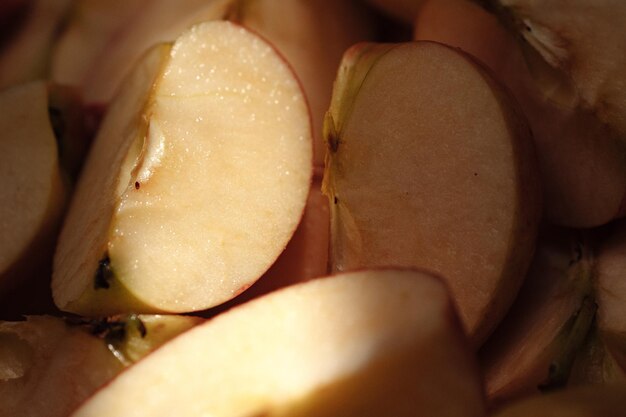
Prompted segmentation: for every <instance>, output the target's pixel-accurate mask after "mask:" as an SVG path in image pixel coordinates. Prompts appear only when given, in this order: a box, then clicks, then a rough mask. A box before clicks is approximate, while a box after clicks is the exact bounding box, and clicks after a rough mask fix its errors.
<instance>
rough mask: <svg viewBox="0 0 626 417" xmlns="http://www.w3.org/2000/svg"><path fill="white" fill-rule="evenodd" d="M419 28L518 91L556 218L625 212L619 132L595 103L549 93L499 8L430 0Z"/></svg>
mask: <svg viewBox="0 0 626 417" xmlns="http://www.w3.org/2000/svg"><path fill="white" fill-rule="evenodd" d="M414 36H415V39H417V40H431V41H437V42H441V43H445V44H446V45H450V46H453V47H457V48H461V49H463V50H464V51H466V52H468V53H470V54H472V55H473V56H475V57H477V58H478V59H480V60H481V61H482V62H483V63H484V64H486V65H487V66H488V67H489V68H490V69H491V70H492V71H493V72H494V74H495V75H496V77H497V78H498V79H500V81H502V82H503V83H505V84H506V85H507V86H508V87H509V88H510V89H511V91H512V92H513V93H514V95H515V97H516V98H517V100H518V101H519V103H520V105H521V106H522V108H523V110H524V114H525V115H526V116H527V117H528V121H529V123H530V126H531V128H532V131H533V138H534V141H535V144H536V148H537V155H538V161H539V168H540V171H541V176H542V185H543V187H542V188H543V201H544V215H545V217H546V218H547V219H548V220H549V221H550V222H552V223H556V224H559V225H562V226H568V227H577V228H583V227H584V228H588V227H594V226H599V225H602V224H605V223H608V222H609V221H611V220H613V219H614V218H615V217H617V216H618V215H620V211H621V209H622V207H621V206H622V202H623V200H624V195H625V194H626V150H625V149H624V145H623V144H622V143H621V142H620V138H619V136H618V135H617V134H616V133H615V132H614V131H612V130H611V129H610V128H608V127H607V126H606V125H604V124H603V123H601V122H600V120H599V119H598V118H597V117H596V115H595V114H593V113H592V112H590V111H589V110H586V109H580V108H576V109H566V108H561V107H559V106H558V105H557V104H555V103H554V102H552V101H550V100H547V99H546V97H545V95H544V93H543V92H542V90H541V87H540V86H541V84H540V83H539V82H537V80H536V79H535V77H534V75H533V73H532V68H531V67H529V65H528V63H527V61H526V59H525V56H524V52H523V49H522V47H520V45H519V43H518V40H517V39H516V38H515V36H514V35H513V34H512V33H510V32H508V31H507V30H506V28H505V27H504V26H503V25H502V24H501V23H500V22H499V21H498V18H497V16H496V15H494V14H492V13H489V12H488V11H486V10H484V9H483V8H481V7H480V6H479V5H478V4H476V3H475V2H472V1H469V0H425V1H424V3H423V5H422V7H421V8H420V11H419V13H418V15H417V18H416V21H415V32H414Z"/></svg>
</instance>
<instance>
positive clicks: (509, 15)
mask: <svg viewBox="0 0 626 417" xmlns="http://www.w3.org/2000/svg"><path fill="white" fill-rule="evenodd" d="M497 4H498V6H499V9H500V11H501V15H502V17H503V19H504V20H505V22H507V24H508V25H510V26H512V27H513V28H514V29H515V30H516V31H517V32H518V33H519V34H520V35H521V36H522V37H523V38H524V39H525V41H526V42H527V43H528V44H529V45H530V46H531V48H532V49H533V50H534V51H533V52H534V53H535V54H536V55H540V58H542V60H541V61H539V60H537V59H532V57H531V59H532V60H531V62H532V63H533V64H534V73H535V75H536V76H537V77H538V79H541V80H542V81H543V82H542V87H543V91H544V93H545V94H546V96H548V97H550V99H551V100H553V101H557V102H559V103H560V105H561V106H564V107H569V108H573V107H582V108H586V109H591V110H592V111H593V112H594V113H596V114H597V115H598V117H600V119H601V120H602V121H603V122H605V123H607V124H609V125H610V126H612V127H613V128H615V129H616V130H617V131H618V132H619V133H620V134H621V136H622V138H624V137H625V135H626V92H625V91H624V83H625V82H626V75H624V74H625V73H626V72H625V71H624V68H626V56H625V55H624V53H623V50H624V48H625V47H626V31H624V30H623V29H622V27H623V22H624V21H625V20H626V4H624V3H623V2H620V1H615V0H597V1H594V2H593V5H592V7H590V5H589V2H588V1H586V0H575V1H572V0H546V1H539V0H499V1H498V2H497ZM598 45H602V47H601V48H600V47H598ZM529 49H530V48H529ZM529 56H530V54H529Z"/></svg>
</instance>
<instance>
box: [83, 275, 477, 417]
mask: <svg viewBox="0 0 626 417" xmlns="http://www.w3.org/2000/svg"><path fill="white" fill-rule="evenodd" d="M476 370H477V369H476V364H475V363H474V360H473V357H472V354H471V352H470V350H469V348H468V346H467V345H466V343H465V338H464V336H463V334H462V331H461V329H460V326H459V324H458V321H457V318H456V315H455V313H454V308H453V306H452V303H451V302H450V299H449V296H448V293H447V291H446V288H445V286H444V285H443V284H442V283H441V282H440V281H439V280H438V279H435V278H433V277H432V276H429V275H427V274H424V273H421V272H415V271H408V270H406V271H402V270H397V271H396V270H380V271H362V272H355V273H347V274H343V275H340V276H335V277H330V278H325V279H320V280H314V281H310V282H307V283H304V284H299V285H295V286H292V287H289V288H286V289H283V290H280V291H277V292H274V293H272V294H269V295H267V296H265V297H262V298H259V299H257V300H254V301H252V302H250V303H247V304H244V305H242V306H240V307H237V308H235V309H232V310H229V311H228V312H226V313H224V314H223V315H220V316H217V317H216V318H214V319H213V320H211V321H209V322H207V323H206V324H204V325H200V326H197V327H196V328H194V329H193V330H191V331H189V332H187V333H185V334H184V335H181V336H180V337H178V338H176V339H175V340H173V341H172V342H170V343H168V344H166V345H164V346H163V347H162V348H161V349H159V350H157V351H155V352H154V353H153V354H151V355H149V356H147V357H146V358H145V359H144V360H142V361H140V362H139V363H137V364H136V365H134V366H133V367H132V368H129V369H128V370H127V371H126V372H124V373H122V374H121V375H120V376H119V377H118V378H116V379H115V380H114V381H112V382H111V384H109V385H107V386H106V387H104V388H103V389H102V390H100V391H99V392H98V393H97V394H96V395H94V396H93V397H92V398H91V399H89V400H88V401H87V402H85V403H84V404H83V406H82V407H81V408H79V409H78V410H77V411H76V412H75V413H74V414H73V416H76V417H78V416H105V415H106V416H110V415H116V416H120V417H122V416H131V415H132V416H153V417H156V416H166V415H174V414H175V415H211V416H216V417H217V416H233V415H239V416H243V415H273V413H278V415H284V414H285V415H291V412H295V413H296V414H297V412H299V410H303V408H304V409H306V408H307V407H308V408H310V407H313V409H314V410H317V411H320V410H323V411H324V413H323V414H318V413H317V412H315V413H314V414H315V415H341V416H352V415H355V416H356V415H371V416H375V415H394V416H405V415H406V416H414V415H415V412H416V410H420V412H421V413H423V414H424V415H447V416H468V417H469V416H482V415H483V413H484V405H483V398H482V392H481V387H480V380H479V378H478V375H477V373H476ZM129 404H140V406H130V407H129ZM320 412H321V411H320ZM305 414H306V413H305ZM307 415H310V414H307Z"/></svg>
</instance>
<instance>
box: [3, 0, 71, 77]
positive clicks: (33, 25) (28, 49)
mask: <svg viewBox="0 0 626 417" xmlns="http://www.w3.org/2000/svg"><path fill="white" fill-rule="evenodd" d="M3 3H4V2H3ZM9 3H10V2H9ZM70 4H71V2H70V0H33V2H32V4H30V5H28V8H27V10H26V12H25V13H26V16H25V17H24V18H23V21H22V22H21V23H20V26H19V28H18V29H16V30H15V31H14V33H12V34H11V37H10V38H9V39H8V40H7V45H5V47H4V48H1V49H0V89H4V88H6V87H8V86H11V85H16V84H21V83H25V82H28V81H33V80H36V79H39V78H43V77H45V76H46V75H47V69H48V61H49V53H50V50H51V49H52V44H53V42H54V40H55V37H56V34H57V31H58V30H59V28H60V27H61V24H62V22H63V18H64V17H65V16H66V14H67V13H68V11H69V8H70ZM0 7H2V6H0ZM11 23H13V22H11ZM0 31H1V29H0Z"/></svg>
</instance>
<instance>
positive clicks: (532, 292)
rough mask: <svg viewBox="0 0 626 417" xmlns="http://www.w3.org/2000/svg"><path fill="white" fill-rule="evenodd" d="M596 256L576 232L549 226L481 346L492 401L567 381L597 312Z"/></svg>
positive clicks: (486, 380)
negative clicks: (515, 292) (505, 310)
mask: <svg viewBox="0 0 626 417" xmlns="http://www.w3.org/2000/svg"><path fill="white" fill-rule="evenodd" d="M593 268H594V266H593V257H592V255H591V248H590V247H589V245H588V244H587V243H584V242H583V241H582V240H581V237H580V236H578V233H576V232H573V231H570V230H563V229H557V228H550V229H548V228H546V229H544V230H543V231H542V233H541V234H540V237H539V243H538V246H537V250H536V252H535V257H534V259H533V263H532V264H531V267H530V270H529V273H528V276H527V277H526V280H525V281H524V285H523V286H522V288H521V290H520V292H519V294H518V296H517V298H516V300H515V303H514V304H513V306H512V307H511V310H510V311H509V313H508V314H507V316H506V318H505V319H504V320H503V321H502V323H501V324H500V326H499V327H498V329H497V330H496V331H495V332H494V334H493V335H492V336H491V337H490V338H489V340H488V341H487V343H486V344H485V345H484V346H483V347H482V349H481V351H480V358H481V362H482V366H483V373H484V375H485V387H486V388H485V389H486V392H487V397H488V399H489V401H490V402H491V403H492V404H500V403H503V402H505V401H509V400H511V399H512V398H518V397H521V396H523V395H528V394H532V393H537V392H539V390H540V389H542V388H544V389H548V388H554V387H559V386H563V385H565V384H566V383H567V382H568V381H569V373H570V370H571V368H572V366H573V363H574V360H575V357H576V355H577V353H578V351H579V350H580V348H581V347H582V346H583V344H584V343H585V339H586V337H587V335H588V333H589V332H590V328H591V326H592V323H593V319H594V315H595V310H596V309H595V306H594V304H593V291H592V280H593Z"/></svg>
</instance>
